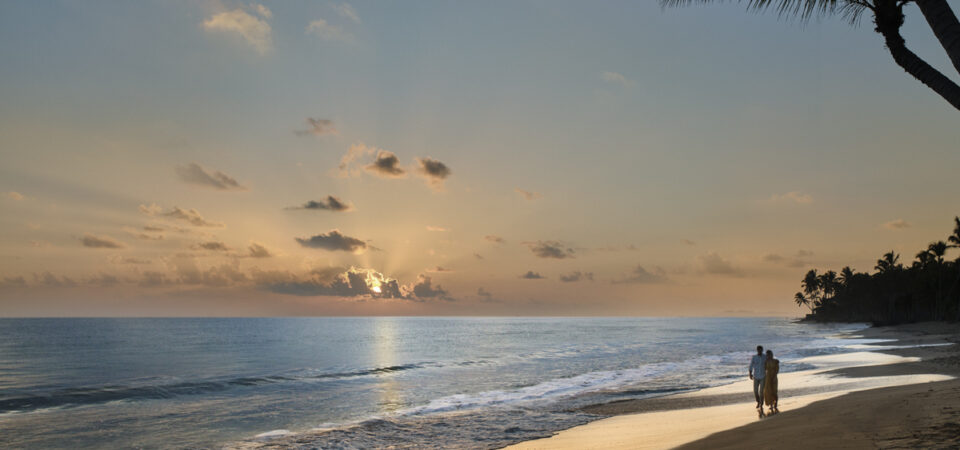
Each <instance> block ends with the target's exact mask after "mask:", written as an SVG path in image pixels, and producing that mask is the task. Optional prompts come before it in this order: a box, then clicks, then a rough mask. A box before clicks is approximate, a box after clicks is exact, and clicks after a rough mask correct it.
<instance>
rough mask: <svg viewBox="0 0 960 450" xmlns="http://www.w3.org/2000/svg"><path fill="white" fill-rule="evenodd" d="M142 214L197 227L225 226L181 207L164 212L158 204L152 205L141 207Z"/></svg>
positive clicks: (195, 211) (192, 210) (193, 210)
mask: <svg viewBox="0 0 960 450" xmlns="http://www.w3.org/2000/svg"><path fill="white" fill-rule="evenodd" d="M140 212H141V213H143V214H146V215H148V216H151V217H169V218H171V219H176V220H182V221H184V222H188V223H189V224H190V225H193V226H197V227H223V226H224V225H223V224H222V223H220V222H213V221H209V220H207V219H204V218H203V216H201V215H200V212H199V211H197V210H196V209H193V208H191V209H183V208H180V207H179V206H174V207H173V209H172V210H170V211H167V212H164V211H163V208H162V207H160V206H159V205H157V204H156V203H151V204H150V206H147V205H140Z"/></svg>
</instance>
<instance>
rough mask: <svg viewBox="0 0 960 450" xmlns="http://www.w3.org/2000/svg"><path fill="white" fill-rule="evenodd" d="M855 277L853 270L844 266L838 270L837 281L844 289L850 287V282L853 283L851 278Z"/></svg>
mask: <svg viewBox="0 0 960 450" xmlns="http://www.w3.org/2000/svg"><path fill="white" fill-rule="evenodd" d="M855 276H856V274H855V273H854V272H853V269H851V268H850V266H846V267H844V268H842V269H840V276H839V278H838V279H837V281H839V282H840V284H841V285H843V287H845V288H846V287H849V286H850V282H851V281H853V277H855Z"/></svg>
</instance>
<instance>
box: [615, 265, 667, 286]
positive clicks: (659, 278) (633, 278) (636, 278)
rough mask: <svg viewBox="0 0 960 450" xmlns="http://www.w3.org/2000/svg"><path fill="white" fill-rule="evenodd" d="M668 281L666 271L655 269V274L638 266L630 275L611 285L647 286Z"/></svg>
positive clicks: (616, 280) (618, 279) (617, 279)
mask: <svg viewBox="0 0 960 450" xmlns="http://www.w3.org/2000/svg"><path fill="white" fill-rule="evenodd" d="M665 281H667V276H666V271H665V270H663V269H662V268H660V267H657V268H656V269H654V271H653V272H650V271H648V270H647V269H645V268H644V267H643V265H642V264H638V265H637V267H635V268H634V269H633V271H631V272H630V273H629V274H626V275H624V276H621V277H620V278H616V279H614V280H613V281H611V283H613V284H634V283H635V284H647V283H663V282H665Z"/></svg>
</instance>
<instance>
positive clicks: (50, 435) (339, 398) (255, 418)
mask: <svg viewBox="0 0 960 450" xmlns="http://www.w3.org/2000/svg"><path fill="white" fill-rule="evenodd" d="M858 328H862V326H856V325H811V324H795V323H791V321H789V320H786V319H762V318H761V319H756V318H750V319H742V318H710V319H687V318H668V319H665V318H277V319H0V447H3V448H9V447H31V448H41V447H42V448H49V447H69V448H85V447H147V448H157V447H162V448H168V447H214V448H218V447H223V446H225V445H235V444H237V443H244V442H248V443H249V442H260V441H267V440H269V439H271V438H274V437H275V436H280V435H284V434H288V433H302V432H307V431H311V430H314V431H316V430H317V429H325V430H330V431H329V432H327V433H324V434H322V435H319V436H318V437H316V438H314V439H313V441H311V444H312V445H317V446H321V447H324V448H339V447H348V448H350V447H356V448H366V447H378V446H384V445H390V444H394V445H398V446H401V447H404V446H411V447H480V448H492V447H499V446H503V445H506V444H508V443H511V442H517V441H521V440H526V439H531V438H535V437H540V436H547V435H549V434H550V433H551V432H552V431H555V430H558V429H563V428H568V427H570V426H572V425H576V424H581V423H585V422H588V421H590V420H594V419H596V417H595V416H589V415H585V414H582V413H577V412H571V410H572V409H573V408H575V407H576V406H579V405H585V404H590V403H597V402H605V401H610V400H615V399H622V398H642V397H649V396H658V395H664V394H666V393H670V392H675V391H682V390H689V389H697V388H702V387H705V386H712V385H717V384H724V383H728V382H731V381H733V380H734V379H736V378H737V377H743V376H745V374H746V367H747V364H748V362H749V358H750V355H751V353H752V352H753V350H752V349H753V347H755V346H756V345H757V344H763V345H764V346H766V347H768V348H771V349H773V350H774V352H776V353H777V357H778V358H780V359H781V361H782V362H783V367H782V370H783V371H791V370H798V369H802V368H803V367H801V366H799V365H798V364H795V363H791V361H792V360H795V359H797V358H800V357H803V356H808V355H817V354H826V353H837V352H844V351H848V350H846V349H845V348H844V347H843V346H845V345H849V344H851V343H852V342H851V341H849V340H843V341H841V340H839V339H838V338H837V337H836V336H835V335H836V334H837V333H838V332H842V331H852V330H856V329H858ZM744 395H745V396H747V397H751V396H752V395H751V394H750V393H745V394H744ZM282 430H284V431H282Z"/></svg>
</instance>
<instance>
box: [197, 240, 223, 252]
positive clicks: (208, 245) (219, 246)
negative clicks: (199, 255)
mask: <svg viewBox="0 0 960 450" xmlns="http://www.w3.org/2000/svg"><path fill="white" fill-rule="evenodd" d="M191 248H192V249H194V250H210V251H213V252H225V251H228V250H230V247H227V244H224V243H223V242H218V241H210V242H200V243H197V244H194V245H193V246H192V247H191Z"/></svg>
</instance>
